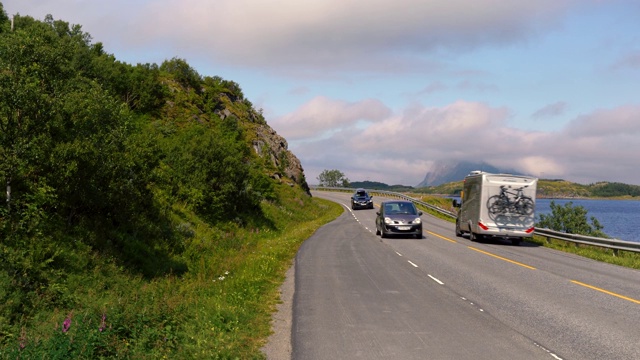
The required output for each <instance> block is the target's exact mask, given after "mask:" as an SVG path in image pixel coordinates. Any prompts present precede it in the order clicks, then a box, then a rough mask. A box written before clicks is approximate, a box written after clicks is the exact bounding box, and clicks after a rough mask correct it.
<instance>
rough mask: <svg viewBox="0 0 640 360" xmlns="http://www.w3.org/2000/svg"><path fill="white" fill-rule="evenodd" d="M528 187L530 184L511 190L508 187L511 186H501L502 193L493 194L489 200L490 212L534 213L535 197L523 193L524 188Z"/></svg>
mask: <svg viewBox="0 0 640 360" xmlns="http://www.w3.org/2000/svg"><path fill="white" fill-rule="evenodd" d="M526 187H528V185H526V186H522V187H519V188H516V189H514V190H511V191H510V190H508V189H511V186H509V187H507V186H505V185H502V186H500V195H493V196H491V197H490V198H489V200H487V208H488V209H489V212H490V213H491V214H494V215H497V214H501V215H506V214H518V215H531V214H533V212H534V210H535V205H534V202H533V199H532V198H531V197H529V196H525V195H524V194H523V190H524V188H526Z"/></svg>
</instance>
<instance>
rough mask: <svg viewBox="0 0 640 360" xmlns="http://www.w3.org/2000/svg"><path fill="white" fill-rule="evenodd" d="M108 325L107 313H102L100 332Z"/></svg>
mask: <svg viewBox="0 0 640 360" xmlns="http://www.w3.org/2000/svg"><path fill="white" fill-rule="evenodd" d="M106 327H107V313H102V322H101V323H100V329H99V330H100V332H102V331H104V329H105V328H106Z"/></svg>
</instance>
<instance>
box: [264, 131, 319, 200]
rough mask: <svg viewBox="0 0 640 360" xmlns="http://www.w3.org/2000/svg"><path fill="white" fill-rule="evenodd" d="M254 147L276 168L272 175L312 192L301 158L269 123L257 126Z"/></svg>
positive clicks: (309, 192)
mask: <svg viewBox="0 0 640 360" xmlns="http://www.w3.org/2000/svg"><path fill="white" fill-rule="evenodd" d="M253 149H254V150H255V151H256V153H257V154H258V155H260V156H262V157H263V158H264V157H266V158H267V159H268V160H269V161H270V162H271V164H272V165H273V167H274V168H275V169H276V171H275V172H274V173H272V174H271V177H273V178H275V179H278V180H281V181H287V180H286V179H289V180H291V181H293V183H295V184H298V185H300V186H301V187H302V188H303V189H304V190H305V191H306V192H307V193H308V194H311V191H310V189H309V185H308V184H307V180H306V179H305V177H304V169H303V168H302V164H301V163H300V160H299V159H298V158H297V157H296V156H295V155H294V154H293V153H292V152H291V151H289V149H288V145H287V140H285V138H283V137H282V136H280V135H278V133H276V132H275V130H273V129H272V128H271V127H270V126H269V125H266V124H261V125H258V126H257V127H256V139H255V140H254V141H253ZM293 183H291V185H293Z"/></svg>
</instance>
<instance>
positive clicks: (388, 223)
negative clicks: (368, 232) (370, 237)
mask: <svg viewBox="0 0 640 360" xmlns="http://www.w3.org/2000/svg"><path fill="white" fill-rule="evenodd" d="M376 214H377V217H376V235H380V236H381V237H387V236H388V235H413V236H415V238H416V239H422V219H420V216H421V215H422V211H419V210H418V209H417V208H416V206H415V204H414V203H412V202H411V201H405V200H392V201H383V202H382V204H380V211H378V212H377V213H376Z"/></svg>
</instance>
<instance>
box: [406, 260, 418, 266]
mask: <svg viewBox="0 0 640 360" xmlns="http://www.w3.org/2000/svg"><path fill="white" fill-rule="evenodd" d="M407 261H408V262H409V264H411V265H413V267H418V265H416V264H414V263H412V262H411V260H407Z"/></svg>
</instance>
